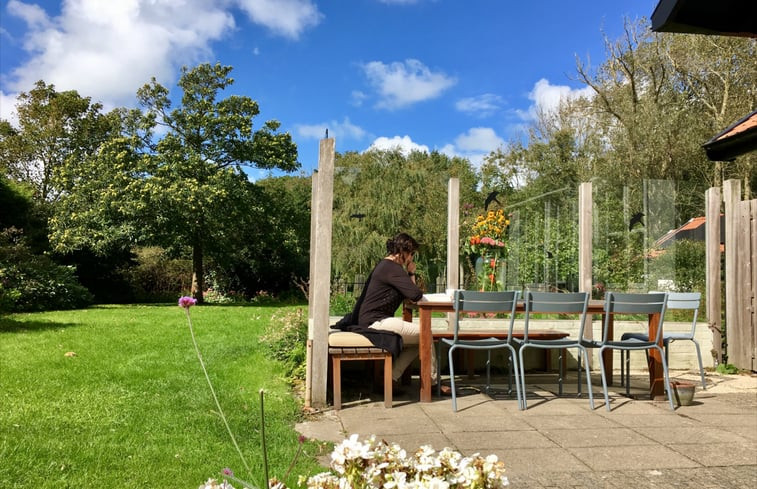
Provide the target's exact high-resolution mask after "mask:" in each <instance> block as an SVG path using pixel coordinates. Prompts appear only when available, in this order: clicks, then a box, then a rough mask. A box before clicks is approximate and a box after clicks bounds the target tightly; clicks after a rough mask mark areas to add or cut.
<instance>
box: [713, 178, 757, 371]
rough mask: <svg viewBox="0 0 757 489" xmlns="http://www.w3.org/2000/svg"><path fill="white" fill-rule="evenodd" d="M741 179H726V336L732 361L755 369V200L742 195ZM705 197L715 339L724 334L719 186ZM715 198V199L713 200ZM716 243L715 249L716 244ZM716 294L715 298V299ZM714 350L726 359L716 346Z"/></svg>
mask: <svg viewBox="0 0 757 489" xmlns="http://www.w3.org/2000/svg"><path fill="white" fill-rule="evenodd" d="M740 183H741V182H740V181H738V180H727V181H725V182H723V204H724V211H725V226H726V229H725V296H726V298H725V308H726V311H725V312H726V314H725V337H726V341H727V345H726V352H727V355H728V363H730V364H733V365H735V366H736V367H738V368H740V369H746V370H757V200H749V201H742V200H741V197H740V196H741V185H740ZM705 197H706V200H707V209H708V216H707V217H708V219H707V226H708V232H707V236H708V239H707V250H708V252H707V256H708V258H707V260H708V264H707V288H708V293H707V298H708V305H707V306H708V307H707V311H708V314H709V323H710V328H711V329H712V330H713V344H714V345H715V344H716V338H717V339H719V338H720V334H721V332H722V329H723V328H721V327H720V317H721V309H720V307H719V306H720V301H719V299H720V287H721V281H720V244H719V240H717V241H716V240H715V239H714V238H713V239H710V236H713V237H714V236H715V232H716V229H717V227H718V226H719V225H720V224H719V219H714V216H713V214H714V212H713V211H714V209H715V208H719V205H720V202H719V199H720V192H719V189H710V190H708V192H707V193H706V194H705ZM715 199H717V202H715ZM716 247H717V252H715V249H716ZM715 300H717V302H715ZM715 350H716V351H714V352H713V353H714V354H715V355H716V357H717V359H718V360H722V358H721V354H722V352H720V351H719V349H718V347H717V346H716V347H715Z"/></svg>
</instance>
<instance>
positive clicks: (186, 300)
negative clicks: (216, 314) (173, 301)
mask: <svg viewBox="0 0 757 489" xmlns="http://www.w3.org/2000/svg"><path fill="white" fill-rule="evenodd" d="M195 304H197V299H195V298H194V297H188V296H184V297H179V307H183V308H184V309H189V308H190V307H192V306H194V305H195Z"/></svg>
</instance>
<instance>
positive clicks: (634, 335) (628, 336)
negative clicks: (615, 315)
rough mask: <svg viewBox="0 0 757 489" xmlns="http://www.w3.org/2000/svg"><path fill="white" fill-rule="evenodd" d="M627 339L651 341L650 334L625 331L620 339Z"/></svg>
mask: <svg viewBox="0 0 757 489" xmlns="http://www.w3.org/2000/svg"><path fill="white" fill-rule="evenodd" d="M625 340H641V341H649V335H648V334H646V333H623V335H622V336H621V337H620V341H625Z"/></svg>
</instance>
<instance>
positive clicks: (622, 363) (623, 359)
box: [620, 350, 626, 385]
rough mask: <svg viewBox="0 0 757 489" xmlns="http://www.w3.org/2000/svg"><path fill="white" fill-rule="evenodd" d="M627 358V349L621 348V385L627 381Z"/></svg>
mask: <svg viewBox="0 0 757 489" xmlns="http://www.w3.org/2000/svg"><path fill="white" fill-rule="evenodd" d="M625 358H626V356H625V351H624V350H620V385H625V383H624V382H625V381H626V376H625V374H626V368H625V365H626V364H625Z"/></svg>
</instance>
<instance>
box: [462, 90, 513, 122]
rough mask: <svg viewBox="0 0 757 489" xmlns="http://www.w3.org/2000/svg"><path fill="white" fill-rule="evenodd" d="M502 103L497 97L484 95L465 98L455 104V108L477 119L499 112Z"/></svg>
mask: <svg viewBox="0 0 757 489" xmlns="http://www.w3.org/2000/svg"><path fill="white" fill-rule="evenodd" d="M503 103H504V101H503V100H502V97H500V96H499V95H495V94H493V93H485V94H483V95H479V96H477V97H466V98H462V99H460V100H458V101H457V102H455V108H456V109H457V110H459V111H460V112H465V113H468V114H470V115H473V116H477V117H487V116H490V115H492V114H493V113H495V112H497V111H498V110H500V108H501V107H502V104H503Z"/></svg>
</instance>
